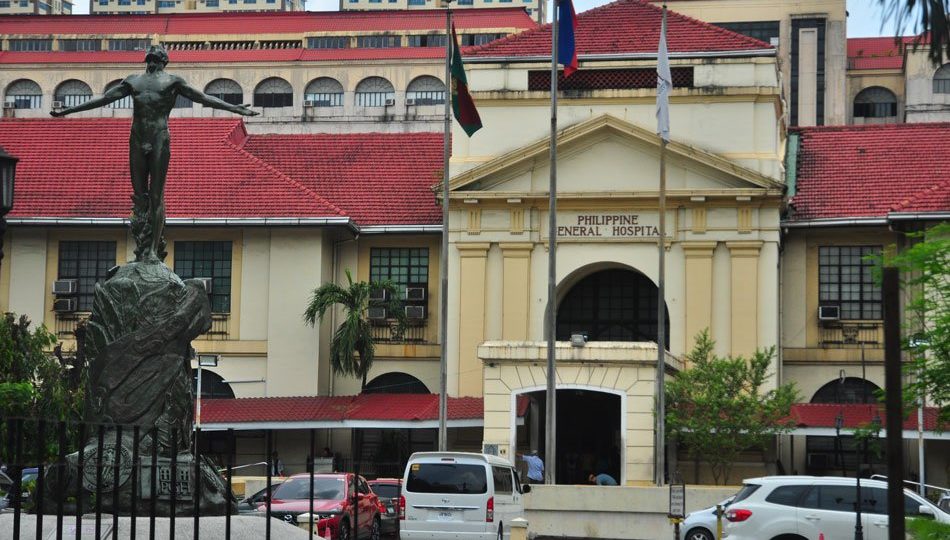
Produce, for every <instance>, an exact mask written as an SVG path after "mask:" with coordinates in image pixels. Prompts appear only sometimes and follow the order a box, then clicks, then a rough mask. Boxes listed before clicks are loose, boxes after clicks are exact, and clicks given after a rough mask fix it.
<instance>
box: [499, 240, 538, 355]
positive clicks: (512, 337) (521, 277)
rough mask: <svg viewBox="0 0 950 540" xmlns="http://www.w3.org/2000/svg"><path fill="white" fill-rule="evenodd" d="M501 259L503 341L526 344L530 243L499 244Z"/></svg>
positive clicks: (531, 245)
mask: <svg viewBox="0 0 950 540" xmlns="http://www.w3.org/2000/svg"><path fill="white" fill-rule="evenodd" d="M499 247H500V248H501V252H502V256H503V258H504V277H503V281H502V289H503V292H502V294H503V301H502V302H503V303H502V312H501V318H502V339H504V340H505V341H525V340H527V339H528V315H529V308H528V291H529V288H530V287H529V286H530V283H531V250H532V249H534V244H532V243H530V242H517V243H502V244H499Z"/></svg>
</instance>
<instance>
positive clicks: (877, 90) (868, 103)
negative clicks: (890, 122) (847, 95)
mask: <svg viewBox="0 0 950 540" xmlns="http://www.w3.org/2000/svg"><path fill="white" fill-rule="evenodd" d="M896 116H897V96H895V95H894V92H891V91H890V90H888V89H887V88H881V87H880V86H872V87H870V88H865V89H864V90H861V92H859V93H858V95H857V96H855V98H854V117H855V118H888V117H896Z"/></svg>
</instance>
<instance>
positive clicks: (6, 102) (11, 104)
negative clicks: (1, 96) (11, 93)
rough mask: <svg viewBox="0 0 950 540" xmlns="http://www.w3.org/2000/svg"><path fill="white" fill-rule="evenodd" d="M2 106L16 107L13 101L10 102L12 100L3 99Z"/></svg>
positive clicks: (7, 107) (5, 107) (6, 107)
mask: <svg viewBox="0 0 950 540" xmlns="http://www.w3.org/2000/svg"><path fill="white" fill-rule="evenodd" d="M3 108H4V109H16V103H14V102H12V101H4V102H3Z"/></svg>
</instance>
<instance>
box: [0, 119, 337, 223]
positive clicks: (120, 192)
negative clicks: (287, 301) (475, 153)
mask: <svg viewBox="0 0 950 540" xmlns="http://www.w3.org/2000/svg"><path fill="white" fill-rule="evenodd" d="M170 122H171V124H170V132H171V141H172V142H171V151H172V156H173V157H172V160H171V164H170V166H169V170H168V179H167V184H166V187H165V200H166V205H167V213H168V217H170V218H224V217H311V218H312V217H344V216H346V214H345V212H343V211H341V210H340V209H339V208H337V207H336V206H334V205H333V204H331V203H329V202H328V201H326V200H325V199H324V198H323V197H321V196H320V195H318V194H316V193H314V192H313V191H311V190H309V189H307V188H306V187H304V186H303V185H301V184H300V183H298V182H297V181H296V180H294V179H292V178H290V177H288V176H287V175H285V174H283V173H282V172H280V171H279V170H278V169H275V168H274V167H273V166H272V165H270V164H268V163H265V162H263V161H262V160H261V159H259V158H258V157H256V156H254V155H251V154H249V153H248V152H246V151H245V150H243V149H242V148H240V147H239V146H237V145H236V144H235V141H237V142H242V141H243V140H244V139H245V138H246V137H247V134H246V132H245V130H244V124H243V122H241V120H239V119H207V118H205V119H198V118H194V119H192V118H187V119H185V118H182V119H172V120H171V121H170ZM130 124H131V119H128V118H125V119H118V118H116V119H112V118H94V119H4V120H0V146H2V147H3V148H5V149H6V150H7V152H9V153H10V154H13V155H15V156H17V157H19V158H20V162H19V164H18V167H17V182H16V199H15V204H14V208H13V211H12V212H10V217H11V218H17V217H34V218H35V217H44V218H45V217H49V218H53V217H57V218H126V217H128V215H129V209H130V203H129V197H130V196H131V193H132V188H131V184H130V181H129V157H128V153H129V151H128V140H129V126H130Z"/></svg>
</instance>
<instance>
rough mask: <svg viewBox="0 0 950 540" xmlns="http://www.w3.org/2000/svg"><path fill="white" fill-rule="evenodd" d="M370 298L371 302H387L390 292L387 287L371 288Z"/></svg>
mask: <svg viewBox="0 0 950 540" xmlns="http://www.w3.org/2000/svg"><path fill="white" fill-rule="evenodd" d="M369 299H370V301H371V302H385V301H386V300H388V299H389V292H388V291H386V289H371V290H370V291H369Z"/></svg>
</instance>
